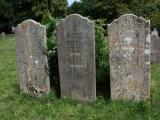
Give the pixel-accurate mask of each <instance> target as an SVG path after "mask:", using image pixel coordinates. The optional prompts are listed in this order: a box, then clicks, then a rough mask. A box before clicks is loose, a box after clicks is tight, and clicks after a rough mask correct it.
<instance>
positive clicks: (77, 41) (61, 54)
mask: <svg viewBox="0 0 160 120" xmlns="http://www.w3.org/2000/svg"><path fill="white" fill-rule="evenodd" d="M57 43H58V59H59V72H60V83H61V96H62V97H71V98H73V99H77V100H82V101H89V102H92V101H95V99H96V73H95V32H94V23H93V22H91V21H90V20H88V19H87V18H85V17H82V16H80V15H78V14H72V15H69V16H68V17H67V18H65V19H63V20H62V21H61V22H60V24H59V25H58V27H57Z"/></svg>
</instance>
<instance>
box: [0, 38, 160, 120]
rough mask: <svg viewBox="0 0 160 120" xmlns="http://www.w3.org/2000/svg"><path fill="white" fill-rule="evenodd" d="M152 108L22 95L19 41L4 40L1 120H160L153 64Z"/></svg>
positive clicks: (159, 88) (159, 75)
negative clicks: (18, 57) (19, 71)
mask: <svg viewBox="0 0 160 120" xmlns="http://www.w3.org/2000/svg"><path fill="white" fill-rule="evenodd" d="M151 72H152V81H151V85H152V87H151V102H150V103H151V106H149V104H148V102H139V103H138V102H131V101H128V102H127V101H112V102H111V101H110V100H106V99H103V97H97V101H96V102H94V103H90V104H89V103H83V102H76V101H72V100H70V99H67V98H66V99H59V98H57V97H56V95H55V93H54V90H52V92H51V93H50V94H49V95H48V96H45V97H43V98H34V97H29V96H27V95H24V94H22V93H20V90H19V80H18V73H17V65H16V56H15V40H14V39H13V37H11V36H10V37H9V36H8V38H7V39H6V40H2V39H0V120H160V80H159V79H160V65H153V66H152V69H151Z"/></svg>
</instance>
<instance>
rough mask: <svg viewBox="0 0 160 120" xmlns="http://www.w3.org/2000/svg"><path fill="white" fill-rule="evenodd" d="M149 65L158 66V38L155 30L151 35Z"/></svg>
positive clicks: (159, 40)
mask: <svg viewBox="0 0 160 120" xmlns="http://www.w3.org/2000/svg"><path fill="white" fill-rule="evenodd" d="M151 63H152V64H160V37H159V36H158V31H157V30H156V29H154V30H153V31H152V33H151Z"/></svg>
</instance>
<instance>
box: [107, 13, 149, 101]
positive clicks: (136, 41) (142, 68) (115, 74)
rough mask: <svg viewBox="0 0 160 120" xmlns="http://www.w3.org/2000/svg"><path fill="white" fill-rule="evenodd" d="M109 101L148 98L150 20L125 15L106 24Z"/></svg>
mask: <svg viewBox="0 0 160 120" xmlns="http://www.w3.org/2000/svg"><path fill="white" fill-rule="evenodd" d="M108 34H109V57H110V77H111V78H110V79H111V80H110V82H111V83H110V84H111V99H112V100H117V99H122V100H136V101H139V100H144V99H149V96H150V71H149V70H150V21H146V20H145V19H143V18H141V17H137V16H135V15H132V14H125V15H122V16H121V17H119V18H118V19H115V20H114V21H113V22H112V23H111V24H108Z"/></svg>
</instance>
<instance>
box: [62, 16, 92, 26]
mask: <svg viewBox="0 0 160 120" xmlns="http://www.w3.org/2000/svg"><path fill="white" fill-rule="evenodd" d="M72 18H80V19H83V20H85V21H87V22H88V23H91V24H92V23H93V21H91V20H89V19H88V18H87V17H83V16H81V15H80V14H70V15H68V16H67V17H66V18H64V19H62V20H61V22H64V21H66V20H70V19H72ZM61 22H60V23H61Z"/></svg>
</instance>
